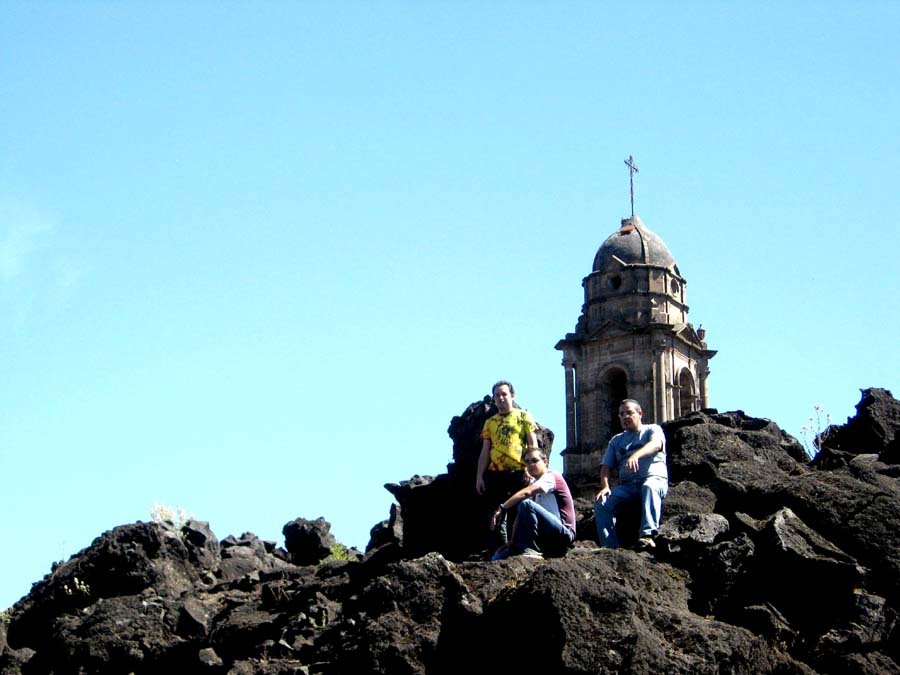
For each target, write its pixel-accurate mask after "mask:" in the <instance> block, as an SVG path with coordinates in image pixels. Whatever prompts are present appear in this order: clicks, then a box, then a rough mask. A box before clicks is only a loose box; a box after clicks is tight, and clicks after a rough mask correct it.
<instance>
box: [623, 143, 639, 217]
mask: <svg viewBox="0 0 900 675" xmlns="http://www.w3.org/2000/svg"><path fill="white" fill-rule="evenodd" d="M625 166H627V167H628V182H629V183H630V184H631V217H632V218H634V174H636V173H637V172H638V168H637V167H636V166H635V165H634V157H632V156H631V155H628V159H626V160H625Z"/></svg>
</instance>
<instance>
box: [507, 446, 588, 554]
mask: <svg viewBox="0 0 900 675" xmlns="http://www.w3.org/2000/svg"><path fill="white" fill-rule="evenodd" d="M524 459H525V466H526V469H525V470H526V471H527V472H528V476H529V478H530V480H531V484H530V485H528V486H527V487H524V488H522V489H521V490H519V491H518V492H516V493H515V494H514V495H512V496H511V497H510V498H509V499H506V500H505V501H503V502H502V503H501V504H500V506H499V507H497V510H496V511H495V512H494V515H493V517H492V519H491V525H492V526H493V527H497V525H498V524H499V522H500V520H501V519H502V518H503V515H504V514H505V513H506V512H507V511H511V510H512V509H516V519H515V523H514V525H513V529H512V536H511V537H510V543H509V545H508V546H504V547H501V549H500V550H499V551H497V553H495V554H494V557H493V558H492V560H502V559H503V558H506V557H508V556H510V555H524V556H528V557H534V558H542V557H543V554H544V553H546V554H548V555H563V554H564V553H565V551H566V549H567V548H568V547H569V546H571V545H572V542H573V541H574V540H575V504H574V502H573V501H572V493H571V491H570V490H569V486H568V484H567V483H566V479H565V478H563V476H562V474H561V473H557V472H556V471H551V470H550V469H549V468H548V466H547V455H546V453H545V452H544V451H543V450H541V449H540V448H529V449H528V450H526V451H525V457H524Z"/></svg>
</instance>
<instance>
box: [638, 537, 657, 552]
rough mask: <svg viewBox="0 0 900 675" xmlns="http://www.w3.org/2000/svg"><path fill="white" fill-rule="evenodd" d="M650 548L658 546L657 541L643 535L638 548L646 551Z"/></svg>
mask: <svg viewBox="0 0 900 675" xmlns="http://www.w3.org/2000/svg"><path fill="white" fill-rule="evenodd" d="M650 548H656V542H655V541H653V539H652V538H651V537H641V538H640V539H638V541H637V549H638V550H639V551H646V550H647V549H650Z"/></svg>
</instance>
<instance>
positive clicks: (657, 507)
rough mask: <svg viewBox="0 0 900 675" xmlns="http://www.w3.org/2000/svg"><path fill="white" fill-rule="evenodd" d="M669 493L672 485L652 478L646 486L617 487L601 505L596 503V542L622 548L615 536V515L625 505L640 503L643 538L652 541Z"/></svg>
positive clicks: (643, 484) (654, 477)
mask: <svg viewBox="0 0 900 675" xmlns="http://www.w3.org/2000/svg"><path fill="white" fill-rule="evenodd" d="M668 491H669V481H668V480H666V479H665V478H660V477H659V476H650V477H649V478H646V479H645V480H644V482H643V483H625V484H623V485H616V486H615V487H614V488H613V489H612V493H611V494H610V495H609V496H608V497H607V498H606V499H605V500H603V501H602V502H601V501H599V500H598V501H596V502H594V520H595V522H596V523H597V539H598V540H599V541H600V545H601V546H605V547H606V548H619V538H618V537H617V536H616V511H618V509H619V506H620V505H621V504H622V503H623V502H627V501H632V500H637V499H640V500H641V531H640V536H642V537H650V536H652V535H654V534H656V533H657V532H658V531H659V518H660V516H661V515H662V501H663V499H664V498H665V496H666V493H667V492H668Z"/></svg>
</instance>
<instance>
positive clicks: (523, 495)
mask: <svg viewBox="0 0 900 675" xmlns="http://www.w3.org/2000/svg"><path fill="white" fill-rule="evenodd" d="M540 491H541V486H540V485H539V484H538V483H532V484H531V485H529V486H527V487H523V488H522V489H521V490H519V491H518V492H516V493H515V494H514V495H513V496H512V497H510V498H509V499H507V500H506V501H505V502H503V503H502V504H500V506H498V507H497V510H496V511H494V515H493V516H492V517H491V529H494V528H496V527H497V523H499V522H500V518H501V516H503V512H504V511H511V510H512V509H514V508H516V506H518V504H519V502H523V501H525V500H526V499H529V498H531V497H533V496H534V495H536V494H537V493H538V492H540Z"/></svg>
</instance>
